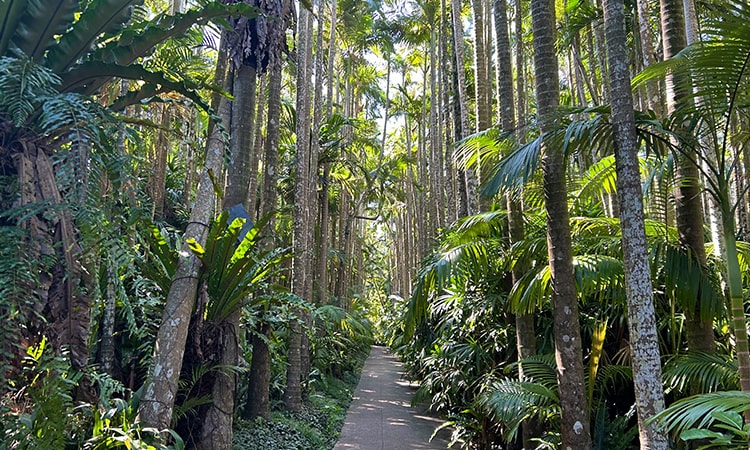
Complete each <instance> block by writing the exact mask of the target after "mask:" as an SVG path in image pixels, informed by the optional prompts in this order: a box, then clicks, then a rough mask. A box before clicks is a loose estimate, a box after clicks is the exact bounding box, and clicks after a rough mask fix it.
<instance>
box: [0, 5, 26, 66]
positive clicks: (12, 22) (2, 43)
mask: <svg viewBox="0 0 750 450" xmlns="http://www.w3.org/2000/svg"><path fill="white" fill-rule="evenodd" d="M28 4H29V2H28V0H0V55H5V54H6V53H7V52H8V45H9V44H10V42H11V38H12V37H13V35H14V34H16V30H17V29H18V24H19V23H20V21H21V17H22V16H23V14H24V13H25V12H26V9H27V7H28Z"/></svg>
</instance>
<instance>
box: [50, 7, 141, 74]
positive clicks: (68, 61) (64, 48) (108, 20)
mask: <svg viewBox="0 0 750 450" xmlns="http://www.w3.org/2000/svg"><path fill="white" fill-rule="evenodd" d="M142 3H143V0H94V1H92V2H91V4H90V5H89V6H88V7H87V8H86V9H85V10H84V11H83V13H82V14H81V17H80V18H79V19H78V20H77V21H76V22H75V24H73V27H72V28H71V29H70V30H69V31H68V32H67V33H65V34H64V35H63V36H62V37H61V38H60V40H59V42H58V43H57V45H56V46H55V47H53V48H52V49H50V51H49V54H48V55H47V65H48V66H49V67H50V68H52V70H54V71H55V72H57V73H62V72H64V71H66V70H67V69H69V68H70V67H72V66H73V65H75V64H76V63H77V62H79V60H80V59H81V58H82V57H83V55H85V54H86V53H87V52H89V51H91V50H92V45H93V43H94V42H95V41H96V39H97V38H98V37H99V36H101V35H102V34H103V33H107V32H116V31H119V30H120V28H121V26H122V24H124V23H126V22H127V21H128V20H130V17H131V13H132V9H133V5H139V4H142Z"/></svg>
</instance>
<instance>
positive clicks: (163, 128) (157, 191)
mask: <svg viewBox="0 0 750 450" xmlns="http://www.w3.org/2000/svg"><path fill="white" fill-rule="evenodd" d="M156 108H157V111H161V118H160V120H159V122H160V127H159V130H158V131H157V133H156V140H155V142H154V160H153V164H154V165H153V173H152V174H151V176H150V177H149V188H150V189H149V190H150V191H151V201H152V202H153V206H152V207H151V217H152V218H153V219H154V220H156V221H160V220H164V207H165V206H166V197H167V195H166V189H167V186H166V180H167V157H168V156H169V146H170V143H169V137H168V132H167V130H169V128H170V124H171V121H172V115H171V113H170V110H169V108H168V107H167V105H158V106H156Z"/></svg>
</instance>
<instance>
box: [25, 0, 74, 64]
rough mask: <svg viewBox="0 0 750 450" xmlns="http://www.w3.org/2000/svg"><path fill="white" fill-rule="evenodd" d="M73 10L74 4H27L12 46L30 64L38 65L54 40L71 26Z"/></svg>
mask: <svg viewBox="0 0 750 450" xmlns="http://www.w3.org/2000/svg"><path fill="white" fill-rule="evenodd" d="M77 10H78V2H77V1H76V0H29V2H28V8H27V9H26V12H25V14H24V15H23V16H22V18H21V22H20V23H19V24H18V30H17V31H16V33H15V35H14V37H13V42H14V43H15V44H16V45H17V46H18V48H20V49H21V51H23V52H24V53H25V54H26V55H28V56H29V58H31V59H32V60H33V61H36V62H41V60H42V58H43V57H44V53H45V52H46V51H47V49H48V48H50V47H51V46H52V45H53V44H54V43H55V36H56V35H59V34H61V33H63V32H64V31H65V30H66V29H67V28H68V27H69V26H70V24H71V23H72V22H73V19H74V18H75V13H76V11H77Z"/></svg>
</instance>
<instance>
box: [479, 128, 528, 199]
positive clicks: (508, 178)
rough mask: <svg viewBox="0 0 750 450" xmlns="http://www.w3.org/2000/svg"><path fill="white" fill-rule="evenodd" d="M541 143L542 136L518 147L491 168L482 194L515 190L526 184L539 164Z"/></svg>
mask: <svg viewBox="0 0 750 450" xmlns="http://www.w3.org/2000/svg"><path fill="white" fill-rule="evenodd" d="M541 145H542V137H538V138H536V139H534V140H532V141H531V142H529V143H528V144H525V145H522V146H520V147H518V148H517V149H515V150H514V151H513V152H511V153H510V154H509V155H507V156H505V157H504V158H502V159H501V160H500V162H498V163H497V164H496V165H495V166H494V167H492V168H490V173H489V176H488V178H487V181H486V182H485V184H484V186H483V187H482V195H484V196H486V197H492V196H494V195H496V194H497V193H498V192H500V191H501V190H504V191H510V192H513V191H517V190H518V189H520V188H521V187H522V186H523V185H524V184H526V182H527V181H528V180H530V179H531V178H532V176H533V174H534V172H535V171H536V169H537V166H538V164H539V157H540V154H541Z"/></svg>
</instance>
